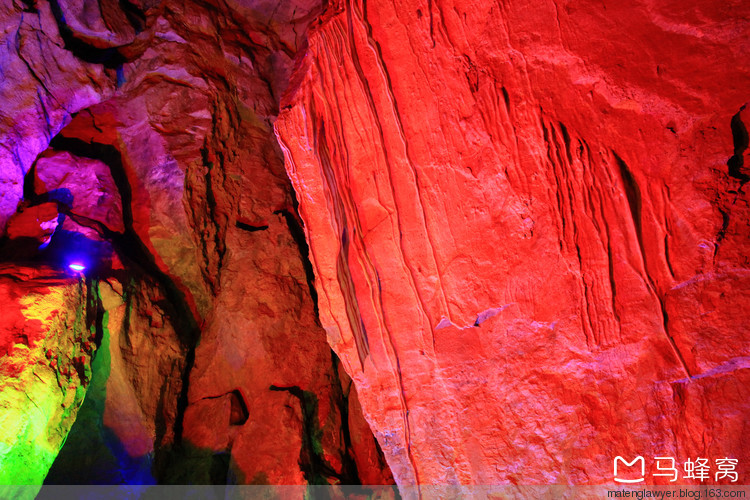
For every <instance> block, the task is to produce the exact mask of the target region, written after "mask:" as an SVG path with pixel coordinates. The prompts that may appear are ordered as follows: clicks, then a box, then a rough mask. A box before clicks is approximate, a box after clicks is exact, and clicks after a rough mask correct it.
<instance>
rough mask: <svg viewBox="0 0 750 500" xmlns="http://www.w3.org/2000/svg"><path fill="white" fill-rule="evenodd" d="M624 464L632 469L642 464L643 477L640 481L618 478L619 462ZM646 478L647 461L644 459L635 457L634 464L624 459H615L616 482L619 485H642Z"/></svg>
mask: <svg viewBox="0 0 750 500" xmlns="http://www.w3.org/2000/svg"><path fill="white" fill-rule="evenodd" d="M618 461H620V462H622V463H623V464H624V465H625V466H626V467H632V466H633V465H635V464H636V462H638V461H640V462H641V477H640V478H639V479H622V478H619V477H617V462H618ZM645 476H646V461H645V460H644V459H643V457H640V456H639V457H635V459H633V461H632V462H628V461H627V460H625V459H624V458H622V457H619V456H618V457H615V481H617V482H618V483H640V482H642V481H643V480H644V479H645Z"/></svg>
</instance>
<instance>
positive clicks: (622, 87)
mask: <svg viewBox="0 0 750 500" xmlns="http://www.w3.org/2000/svg"><path fill="white" fill-rule="evenodd" d="M748 8H749V6H748V4H747V3H746V2H738V1H736V2H708V1H698V2H689V3H688V4H683V3H680V4H678V3H675V2H641V3H638V4H637V5H636V4H624V3H619V2H608V1H605V2H566V1H550V2H529V1H523V0H513V1H508V2H499V3H498V2H496V3H493V2H472V3H467V2H459V1H453V0H431V1H429V2H426V3H425V2H416V1H411V0H400V1H395V2H367V1H364V0H359V1H358V0H352V1H339V2H334V3H332V5H331V6H330V8H329V10H328V11H327V13H326V15H325V16H324V17H323V18H322V19H321V21H320V23H319V24H316V25H315V26H313V27H312V28H311V30H310V34H309V40H308V43H309V49H308V50H307V52H306V53H305V54H304V56H301V57H300V58H299V59H298V62H297V66H296V69H295V74H294V76H293V78H292V82H293V84H292V86H290V88H289V89H288V90H287V93H286V95H285V97H284V99H283V100H282V112H281V115H280V117H279V120H278V121H277V122H276V132H277V135H278V137H279V142H280V144H281V145H282V148H283V149H284V153H285V158H286V168H287V172H288V173H289V176H290V178H291V179H292V182H293V184H294V188H295V190H296V191H297V196H298V198H299V200H300V213H301V216H302V219H303V220H304V222H305V230H306V234H307V238H308V240H309V241H310V248H311V261H312V263H313V265H314V268H315V272H316V277H317V283H318V289H319V297H320V300H319V305H320V317H321V322H322V324H323V326H324V327H325V328H326V330H327V332H328V337H329V340H330V342H331V343H332V345H333V346H334V349H335V350H336V352H337V353H338V354H339V356H340V357H341V359H342V361H343V363H344V366H345V367H346V369H347V372H348V373H350V374H351V375H352V377H353V379H354V380H355V383H356V385H357V388H358V389H359V393H360V397H361V400H362V407H363V410H364V413H365V416H366V418H367V419H368V421H369V422H370V424H371V425H372V427H373V430H374V432H375V435H376V436H377V437H378V440H379V441H380V443H381V446H382V447H383V451H384V452H385V454H386V457H387V458H388V462H389V464H390V465H391V468H392V470H393V472H394V475H395V477H396V481H397V482H398V483H399V484H416V483H421V484H433V483H438V484H442V483H479V484H497V483H515V484H540V483H541V484H548V483H573V484H588V483H601V482H611V481H612V479H613V475H612V472H613V471H612V461H613V459H614V458H615V457H616V456H623V457H625V458H628V457H633V458H634V457H636V456H644V457H646V459H647V460H649V462H648V464H649V465H648V467H649V472H648V477H647V479H646V480H647V481H648V482H657V483H658V482H668V481H669V478H664V477H653V476H651V475H650V474H651V472H652V471H654V469H653V467H654V461H653V457H658V456H666V457H674V458H675V459H676V461H677V463H678V464H682V463H684V462H685V461H686V460H688V459H691V460H695V458H696V457H704V458H706V457H708V458H710V459H711V460H714V459H715V458H724V457H733V458H735V459H738V460H739V463H740V464H742V463H747V461H748V459H750V456H749V455H748V450H750V446H749V445H750V443H749V442H748V438H747V433H746V432H745V430H746V424H747V414H748V410H749V409H750V408H748V400H749V399H748V377H749V376H750V371H748V366H750V365H748V359H749V358H748V353H749V352H750V342H749V340H750V330H749V329H748V319H749V318H748V313H747V311H748V309H747V306H746V304H747V301H748V298H749V296H748V290H749V288H748V285H749V284H750V283H749V282H748V279H750V269H749V268H748V243H749V242H748V236H749V235H750V228H749V226H748V216H749V215H750V213H749V212H748V190H747V184H746V183H747V180H748V179H749V178H750V177H748V174H749V172H748V169H747V165H748V163H747V159H748V153H747V144H748V141H747V137H748V136H747V126H748V115H747V113H748V112H747V110H746V108H745V103H746V102H747V101H748V98H749V95H748V88H750V86H748V83H750V78H749V77H750V65H749V64H748V61H747V57H746V55H747V53H748V49H749V48H750V39H748V37H747V33H748V28H750V24H748V18H749V15H750V10H748ZM628 460H630V458H628ZM712 464H713V462H712ZM745 474H746V472H741V473H740V479H739V482H740V483H742V482H743V478H746V475H745ZM744 480H745V481H746V479H744ZM680 482H685V483H691V480H689V479H688V480H683V479H682V478H680Z"/></svg>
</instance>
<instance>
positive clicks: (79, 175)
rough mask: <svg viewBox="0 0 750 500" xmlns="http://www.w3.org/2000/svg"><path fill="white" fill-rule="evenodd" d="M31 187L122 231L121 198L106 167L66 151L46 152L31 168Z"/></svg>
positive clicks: (74, 212)
mask: <svg viewBox="0 0 750 500" xmlns="http://www.w3.org/2000/svg"><path fill="white" fill-rule="evenodd" d="M34 174H35V175H34V191H35V193H36V194H38V195H41V194H45V193H47V194H49V196H50V198H52V199H55V200H57V201H59V202H61V203H65V204H67V205H69V207H70V210H71V212H72V213H73V214H74V215H77V216H81V217H85V218H87V219H91V220H93V221H97V222H100V223H102V224H104V225H105V226H106V227H107V228H109V229H110V230H112V231H118V232H123V231H124V230H125V228H124V226H123V222H122V202H121V200H120V194H119V191H118V189H117V186H116V185H115V182H114V180H113V179H112V174H111V173H110V170H109V167H108V166H107V165H105V164H104V163H103V162H101V161H99V160H92V159H89V158H81V157H78V156H75V155H72V154H70V153H68V152H56V151H53V152H49V153H45V155H44V156H43V157H42V158H40V159H39V160H38V161H37V163H36V168H35V170H34Z"/></svg>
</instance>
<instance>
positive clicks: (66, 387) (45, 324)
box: [0, 266, 96, 485]
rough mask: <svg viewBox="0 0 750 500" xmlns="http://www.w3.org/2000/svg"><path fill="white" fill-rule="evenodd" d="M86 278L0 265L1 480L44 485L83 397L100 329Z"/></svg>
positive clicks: (47, 270)
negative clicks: (92, 324) (92, 316)
mask: <svg viewBox="0 0 750 500" xmlns="http://www.w3.org/2000/svg"><path fill="white" fill-rule="evenodd" d="M87 296H88V293H87V287H86V283H85V282H84V280H83V279H77V278H72V277H68V276H60V275H57V274H55V273H54V272H53V271H52V270H49V269H43V268H42V269H31V268H23V267H19V266H14V267H13V268H10V267H8V268H6V269H0V303H2V304H3V314H2V315H0V485H40V484H41V483H42V482H43V481H44V478H45V476H46V474H47V471H48V470H49V468H50V466H51V465H52V462H53V461H54V459H55V457H56V456H57V453H58V452H59V451H60V448H61V447H62V445H63V443H64V442H65V439H66V437H67V435H68V432H69V430H70V428H71V426H72V425H73V422H74V421H75V419H76V414H77V413H78V409H79V408H80V406H81V404H82V403H83V399H84V395H85V393H86V387H87V385H88V382H89V380H90V378H91V356H92V353H93V351H94V349H95V348H96V346H95V343H94V335H95V332H93V331H90V330H89V328H88V326H87V311H88V310H89V308H88V305H87Z"/></svg>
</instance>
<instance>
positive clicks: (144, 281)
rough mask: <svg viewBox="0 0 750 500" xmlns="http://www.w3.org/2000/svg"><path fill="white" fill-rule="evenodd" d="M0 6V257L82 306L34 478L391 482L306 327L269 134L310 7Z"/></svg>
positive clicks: (283, 184) (310, 294) (289, 205)
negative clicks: (64, 395) (78, 368)
mask: <svg viewBox="0 0 750 500" xmlns="http://www.w3.org/2000/svg"><path fill="white" fill-rule="evenodd" d="M2 8H3V9H4V11H3V12H4V13H7V17H4V18H3V19H7V20H8V21H7V22H6V23H5V24H6V26H5V29H6V32H5V40H6V44H4V45H3V50H4V54H3V61H4V62H3V75H4V80H3V84H2V85H0V88H2V91H3V92H4V95H3V99H4V101H5V102H7V103H8V106H6V107H5V108H4V109H3V115H2V121H1V123H2V141H3V145H4V146H5V147H4V148H2V151H3V152H4V153H3V154H4V155H5V156H3V157H2V158H1V159H0V160H1V161H2V162H3V163H2V168H0V170H1V171H2V175H3V176H4V177H3V182H4V184H3V196H4V198H3V200H4V201H3V204H2V206H0V209H2V217H1V218H0V225H2V226H3V227H4V239H3V241H2V248H0V254H1V256H2V260H3V261H5V262H6V265H7V266H9V268H11V269H14V268H15V267H17V266H21V265H27V266H32V267H33V266H41V265H45V266H50V267H51V269H52V271H51V273H52V274H53V275H54V276H55V277H56V278H57V279H60V280H61V281H62V282H63V283H65V284H66V286H69V287H78V288H77V289H78V290H79V292H80V294H81V295H80V297H79V299H80V300H82V301H85V300H86V297H87V296H88V297H90V298H91V300H92V301H93V305H92V306H91V307H92V308H93V309H92V311H93V312H91V318H89V319H90V324H89V325H88V326H89V327H90V328H91V329H92V331H93V333H92V338H93V345H92V346H90V348H91V350H92V351H93V350H96V353H95V354H94V355H93V360H92V359H91V357H89V358H86V359H85V360H82V363H83V364H84V365H85V367H86V369H87V370H88V371H90V372H91V374H92V375H91V377H90V379H86V380H85V383H83V382H82V381H78V383H77V385H76V384H74V388H76V390H77V391H78V390H79V389H80V391H79V392H81V395H82V391H83V390H84V389H86V388H87V389H89V391H88V396H87V397H86V400H85V402H84V403H83V406H81V408H80V412H79V415H78V419H77V421H76V424H75V425H74V426H73V428H72V430H70V434H68V430H69V429H70V425H71V424H72V419H66V420H65V421H64V422H62V423H59V422H56V421H50V423H49V429H48V431H49V432H52V433H55V434H56V435H57V439H56V440H55V441H54V443H52V446H51V447H50V453H51V457H52V458H54V456H55V454H57V451H58V450H59V449H60V447H61V446H62V445H63V442H64V443H65V445H64V446H63V447H62V450H61V451H60V454H59V456H58V458H57V460H56V461H55V463H54V465H52V467H51V470H50V472H49V475H48V476H47V478H46V482H47V484H90V483H93V484H142V483H146V484H148V483H172V484H174V483H177V484H214V483H216V484H233V483H239V484H244V483H258V484H306V483H309V484H328V483H334V484H335V483H355V484H356V483H361V482H365V483H369V484H380V483H385V484H388V483H392V481H393V479H392V476H391V474H390V472H389V470H388V466H387V465H386V463H385V460H384V458H383V456H382V453H381V452H380V451H379V448H378V445H377V443H376V441H375V439H374V437H373V435H372V433H371V432H370V431H369V427H368V424H367V423H366V421H365V420H364V418H363V416H362V413H361V411H360V410H359V409H358V408H357V405H358V402H357V398H356V389H354V387H353V385H352V382H351V380H350V379H349V378H348V377H347V376H346V373H345V372H344V371H343V369H341V368H340V365H339V362H338V360H337V358H336V356H335V355H333V353H332V351H331V349H330V347H329V346H328V344H327V342H326V336H325V331H324V330H323V329H322V328H321V327H320V325H319V322H318V320H317V317H316V313H315V308H316V296H315V288H314V284H313V273H312V268H311V267H310V264H309V261H308V260H307V244H306V242H305V240H304V235H303V232H302V229H301V226H300V224H301V222H300V220H299V218H298V216H297V213H296V206H295V203H296V202H295V199H294V195H293V193H292V190H291V185H290V183H289V180H288V178H287V176H286V173H285V171H284V166H283V157H282V154H281V151H280V149H279V147H278V145H277V143H276V139H275V135H274V133H273V128H272V122H273V120H274V118H275V116H276V114H277V113H278V100H279V97H280V95H281V92H282V90H283V88H284V86H285V85H286V82H287V80H288V74H289V73H290V71H291V67H292V60H293V57H294V55H295V53H296V52H297V50H298V48H299V47H300V46H301V45H303V43H304V33H305V27H306V26H307V24H308V23H310V22H311V21H312V20H313V19H314V18H315V16H316V15H317V13H318V12H319V11H320V6H319V5H318V3H316V2H308V3H307V4H306V3H305V2H281V3H279V2H253V3H243V2H215V3H211V2H208V3H207V2H187V3H186V2H171V3H170V2H164V3H161V2H148V1H146V2H132V3H131V2H106V1H105V2H98V3H96V2H87V1H83V2H75V1H74V2H64V1H51V2H46V1H39V2H26V3H24V2H4V4H3V7H2ZM6 61H7V63H6ZM6 187H7V189H6ZM69 264H80V265H82V266H85V267H86V269H85V270H84V271H82V272H80V273H79V272H77V271H71V270H70V269H69V268H68V266H69ZM20 286H21V285H16V287H17V288H16V289H13V293H16V294H20V295H23V293H24V292H23V289H22V288H18V287H20ZM63 312H64V311H63ZM52 318H54V315H53V316H52ZM70 328H71V332H70V333H71V335H72V334H73V333H76V332H77V330H75V329H74V325H73V324H71V325H70ZM12 335H13V332H12V331H11V329H10V328H8V329H5V330H4V331H3V339H5V337H6V336H7V337H9V352H11V354H13V353H14V352H16V351H17V350H18V349H20V348H21V347H20V346H19V345H17V344H18V343H17V342H16V341H15V340H14V338H13V337H12ZM4 342H5V340H4ZM34 342H36V340H35V339H32V344H33V343H34ZM87 345H89V344H87ZM60 349H63V347H60ZM65 349H69V347H68V346H65ZM53 351H54V349H53ZM40 352H41V351H40ZM7 359H11V358H7ZM7 359H6V358H3V360H2V362H3V363H6V362H8V361H7ZM36 362H38V363H39V364H40V365H41V366H44V365H47V364H49V363H50V361H49V360H48V358H40V359H38V360H36ZM20 390H21V392H20V393H19V394H22V392H23V390H24V388H23V387H21V388H20ZM25 390H27V392H28V391H30V390H31V389H30V388H26V389H25ZM80 399H81V398H78V399H77V400H76V410H77V409H78V406H80V405H81V401H80ZM66 404H68V403H66ZM27 410H28V409H27V408H26V407H23V408H20V407H19V408H16V409H13V410H12V412H13V413H9V412H6V411H5V410H3V411H4V417H3V418H10V419H14V418H17V417H18V415H19V414H21V413H23V412H25V411H27ZM49 411H52V410H49ZM6 416H7V417H6ZM66 436H67V440H66ZM6 458H7V457H6ZM50 462H51V459H50V460H49V461H48V463H46V467H49V466H50ZM46 467H40V471H39V474H37V476H35V477H34V478H33V480H31V482H32V483H38V482H39V481H41V480H42V479H44V477H45V474H46V472H47V471H46ZM18 480H20V479H19V477H18V476H14V475H13V474H11V475H9V476H7V477H4V478H3V481H4V482H6V483H10V484H13V483H14V482H16V481H18Z"/></svg>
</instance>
